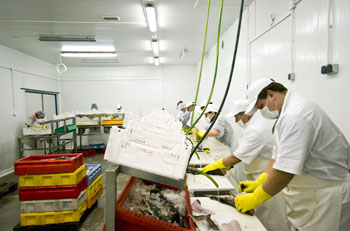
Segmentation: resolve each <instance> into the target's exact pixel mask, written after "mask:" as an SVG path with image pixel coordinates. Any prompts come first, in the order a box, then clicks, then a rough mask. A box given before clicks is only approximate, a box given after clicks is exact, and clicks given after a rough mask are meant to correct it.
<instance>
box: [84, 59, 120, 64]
mask: <svg viewBox="0 0 350 231" xmlns="http://www.w3.org/2000/svg"><path fill="white" fill-rule="evenodd" d="M81 62H82V63H119V61H118V59H83V60H81Z"/></svg>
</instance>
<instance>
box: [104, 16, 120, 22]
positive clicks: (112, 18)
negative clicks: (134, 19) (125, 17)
mask: <svg viewBox="0 0 350 231" xmlns="http://www.w3.org/2000/svg"><path fill="white" fill-rule="evenodd" d="M103 19H104V20H105V21H115V22H117V21H120V17H119V16H103Z"/></svg>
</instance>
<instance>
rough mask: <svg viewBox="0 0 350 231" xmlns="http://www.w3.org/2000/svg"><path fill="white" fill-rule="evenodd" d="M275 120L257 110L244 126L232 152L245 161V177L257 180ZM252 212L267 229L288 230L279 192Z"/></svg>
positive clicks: (269, 151)
mask: <svg viewBox="0 0 350 231" xmlns="http://www.w3.org/2000/svg"><path fill="white" fill-rule="evenodd" d="M274 123H275V120H268V119H265V118H264V117H262V115H261V114H260V111H257V112H256V113H255V114H254V115H253V117H252V118H251V119H250V120H249V121H248V123H247V124H246V127H245V128H244V129H243V133H242V139H241V142H240V144H239V147H238V148H237V149H236V150H235V151H234V155H235V156H236V157H237V158H238V159H240V160H241V161H242V162H243V164H244V172H245V175H246V177H247V180H250V181H253V180H256V179H257V178H258V177H259V176H260V174H261V173H262V172H264V170H265V168H266V166H267V164H268V162H269V160H270V158H271V156H272V148H273V146H274V138H273V135H272V127H273V125H274ZM255 215H256V216H257V217H258V218H259V220H260V221H261V223H262V224H263V225H264V226H265V228H266V229H267V230H269V231H288V230H289V227H288V220H287V215H286V203H285V201H284V198H283V196H282V194H281V193H279V194H277V195H275V196H274V197H273V198H271V199H270V200H268V201H267V202H265V203H264V204H262V205H260V206H259V207H257V208H256V213H255Z"/></svg>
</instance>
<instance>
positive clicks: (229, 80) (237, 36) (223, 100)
mask: <svg viewBox="0 0 350 231" xmlns="http://www.w3.org/2000/svg"><path fill="white" fill-rule="evenodd" d="M243 6H244V0H241V8H240V12H239V20H238V28H237V34H236V44H235V49H234V52H233V58H232V65H231V70H230V77H229V79H228V82H227V86H226V90H225V94H224V97H223V99H222V101H221V104H220V107H219V110H218V112H217V113H216V115H215V117H214V118H213V121H212V122H211V123H210V125H209V128H208V129H207V130H206V132H205V133H204V135H203V137H202V138H201V139H200V140H199V141H198V143H197V145H196V146H195V147H194V148H193V150H192V152H191V154H190V158H189V161H190V160H191V158H192V156H193V153H194V152H195V151H196V150H197V149H198V147H199V145H200V144H201V143H202V142H203V140H204V139H205V137H206V136H207V135H208V133H209V131H210V130H211V128H212V127H213V126H214V124H215V122H216V120H217V118H218V117H219V115H220V113H221V110H222V108H223V106H224V104H225V101H226V98H227V95H228V92H229V90H230V85H231V81H232V75H233V71H234V68H235V63H236V55H237V50H238V49H237V48H238V43H239V35H240V32H241V24H242V14H243ZM208 103H209V102H207V105H206V106H208ZM203 111H204V110H203Z"/></svg>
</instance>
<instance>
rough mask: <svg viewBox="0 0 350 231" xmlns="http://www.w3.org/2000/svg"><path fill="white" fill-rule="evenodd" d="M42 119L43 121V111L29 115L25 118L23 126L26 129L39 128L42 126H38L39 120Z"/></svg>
mask: <svg viewBox="0 0 350 231" xmlns="http://www.w3.org/2000/svg"><path fill="white" fill-rule="evenodd" d="M43 119H45V112H44V111H37V112H35V113H34V114H33V115H31V116H29V117H28V118H27V121H26V123H25V125H26V126H27V127H38V128H41V127H42V126H41V125H40V124H39V120H43Z"/></svg>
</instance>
